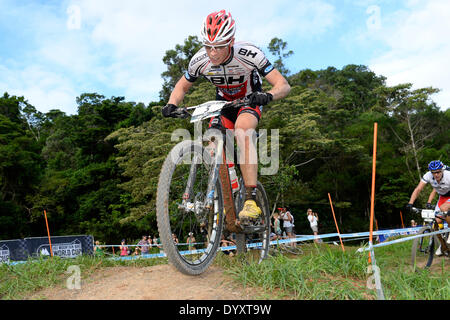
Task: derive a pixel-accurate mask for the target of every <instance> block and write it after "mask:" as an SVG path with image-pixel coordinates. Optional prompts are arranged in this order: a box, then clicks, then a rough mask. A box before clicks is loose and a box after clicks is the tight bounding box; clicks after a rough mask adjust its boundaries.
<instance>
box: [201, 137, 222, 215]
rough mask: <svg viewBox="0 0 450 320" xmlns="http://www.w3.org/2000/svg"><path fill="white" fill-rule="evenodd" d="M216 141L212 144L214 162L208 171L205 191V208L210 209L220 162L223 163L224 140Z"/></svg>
mask: <svg viewBox="0 0 450 320" xmlns="http://www.w3.org/2000/svg"><path fill="white" fill-rule="evenodd" d="M216 140H218V141H214V142H212V143H214V144H215V148H214V149H213V150H215V153H214V160H213V162H212V164H211V165H212V167H211V171H210V176H209V179H208V189H207V191H206V199H205V208H207V209H211V208H212V205H213V201H214V193H215V191H216V190H215V188H216V183H217V179H218V178H219V167H220V164H221V162H222V161H223V160H222V158H223V149H224V140H223V139H216Z"/></svg>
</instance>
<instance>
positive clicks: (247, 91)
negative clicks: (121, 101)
mask: <svg viewBox="0 0 450 320" xmlns="http://www.w3.org/2000/svg"><path fill="white" fill-rule="evenodd" d="M235 32H236V23H235V21H234V19H233V18H232V16H231V14H230V13H229V12H228V13H226V11H225V10H221V11H219V12H213V13H211V14H209V15H208V16H207V17H206V19H205V20H204V22H203V27H202V29H201V36H202V41H203V48H202V49H200V50H199V51H198V52H197V53H196V54H195V55H194V56H193V57H192V59H191V60H190V63H189V67H188V70H187V71H186V73H185V75H184V76H182V77H181V78H180V79H179V80H178V82H177V83H176V85H175V87H174V89H173V91H172V93H171V95H170V98H169V101H168V103H167V105H166V106H165V107H163V109H162V114H163V115H164V116H165V117H181V118H184V117H187V114H186V113H187V111H186V110H185V109H181V108H178V107H177V106H178V105H179V104H180V103H181V101H182V100H183V98H184V96H185V94H186V93H187V92H188V90H189V89H190V88H191V87H192V85H193V84H194V82H195V81H196V80H197V78H198V77H200V76H203V77H205V78H206V79H208V80H209V81H210V82H211V83H212V84H213V85H215V86H216V99H217V100H225V101H233V100H237V99H241V98H244V97H247V98H249V105H248V106H244V107H241V108H240V109H237V108H230V109H226V110H224V111H222V113H221V115H220V116H218V117H215V118H212V119H211V122H210V127H214V126H215V125H217V124H219V123H221V124H222V125H223V126H224V127H225V128H227V129H234V132H235V137H236V142H237V145H238V147H239V150H244V152H241V154H240V159H239V161H240V167H241V171H242V175H243V178H244V185H245V191H246V192H245V194H246V197H245V200H246V201H245V203H244V207H243V209H242V211H241V212H240V213H239V219H240V220H241V222H242V223H246V222H248V221H250V220H254V219H256V218H258V217H259V216H260V215H261V209H260V208H259V207H258V206H257V204H256V202H255V200H256V185H257V174H258V165H257V164H256V163H253V162H252V163H250V161H249V160H250V159H256V156H257V151H256V147H255V145H254V143H253V141H252V139H250V138H249V137H250V136H251V135H250V134H251V133H252V132H254V130H255V129H256V126H257V125H258V122H259V120H260V117H261V112H262V108H263V106H264V105H266V104H268V103H269V102H271V101H272V100H278V99H282V98H284V97H286V96H287V95H288V94H289V91H290V86H289V84H288V82H287V80H286V79H285V78H284V77H283V76H282V75H281V73H280V72H279V71H278V70H277V69H275V68H274V67H273V66H272V64H271V63H270V62H269V60H268V59H267V58H266V57H265V55H264V53H263V52H262V51H261V50H260V49H259V48H257V47H256V46H254V45H253V44H250V43H237V42H236V43H235V37H234V35H235ZM261 76H263V77H265V78H266V79H267V81H268V82H269V83H270V84H271V86H272V88H271V89H270V90H269V91H268V92H262V80H261ZM180 111H181V114H180Z"/></svg>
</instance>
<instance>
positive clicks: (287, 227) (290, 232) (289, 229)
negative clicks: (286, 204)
mask: <svg viewBox="0 0 450 320" xmlns="http://www.w3.org/2000/svg"><path fill="white" fill-rule="evenodd" d="M280 218H281V220H283V228H284V231H285V232H286V235H287V237H288V238H289V239H294V238H295V234H294V216H293V215H292V214H291V212H290V211H286V208H283V211H282V213H281V214H280ZM295 245H296V243H295V242H291V246H293V247H295Z"/></svg>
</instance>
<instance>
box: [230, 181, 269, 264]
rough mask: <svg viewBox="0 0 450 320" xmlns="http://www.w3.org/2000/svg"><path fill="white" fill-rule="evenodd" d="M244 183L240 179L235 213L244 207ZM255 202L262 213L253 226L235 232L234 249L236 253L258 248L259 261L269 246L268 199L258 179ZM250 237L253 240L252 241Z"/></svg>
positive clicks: (264, 256)
mask: <svg viewBox="0 0 450 320" xmlns="http://www.w3.org/2000/svg"><path fill="white" fill-rule="evenodd" d="M243 185H244V183H243V181H242V180H241V186H242V189H241V192H240V193H239V194H238V195H237V196H238V198H237V199H236V208H237V210H236V212H237V213H236V214H238V213H239V212H240V211H241V210H242V208H243V207H244V202H245V201H244V200H245V195H244V193H245V192H242V190H244V187H243ZM256 204H257V205H258V206H259V207H260V208H261V211H262V214H261V217H260V219H259V220H258V221H257V222H256V223H255V225H254V226H250V227H245V228H244V230H243V232H242V233H238V234H236V251H237V253H238V254H239V253H245V252H247V249H248V248H251V249H256V250H259V254H258V256H259V261H258V262H259V263H261V261H262V260H263V259H265V258H266V257H267V255H268V253H269V246H270V208H269V200H268V199H267V195H266V191H265V190H264V187H263V185H262V184H261V183H260V182H259V181H258V183H257V186H256ZM252 238H256V239H254V240H255V241H252V240H253V239H252Z"/></svg>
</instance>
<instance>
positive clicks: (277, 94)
mask: <svg viewBox="0 0 450 320" xmlns="http://www.w3.org/2000/svg"><path fill="white" fill-rule="evenodd" d="M265 78H266V79H267V81H269V83H270V84H271V85H272V88H271V89H270V90H269V91H267V92H268V93H270V94H272V96H273V100H278V99H283V98H284V97H286V96H287V95H288V94H289V92H290V91H291V86H290V85H289V83H288V82H287V80H286V78H285V77H283V75H282V74H281V73H280V71H278V70H277V69H273V70H272V71H271V72H270V73H269V74H267V75H266V77H265Z"/></svg>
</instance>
